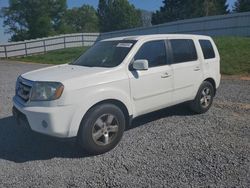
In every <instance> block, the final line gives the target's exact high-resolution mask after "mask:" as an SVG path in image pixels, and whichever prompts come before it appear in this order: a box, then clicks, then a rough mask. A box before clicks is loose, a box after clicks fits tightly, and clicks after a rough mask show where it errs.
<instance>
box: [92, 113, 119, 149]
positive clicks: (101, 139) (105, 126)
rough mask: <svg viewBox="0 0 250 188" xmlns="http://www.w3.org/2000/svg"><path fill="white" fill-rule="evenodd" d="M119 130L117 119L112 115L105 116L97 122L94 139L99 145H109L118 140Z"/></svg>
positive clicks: (93, 133)
mask: <svg viewBox="0 0 250 188" xmlns="http://www.w3.org/2000/svg"><path fill="white" fill-rule="evenodd" d="M118 128H119V126H118V120H117V118H116V117H115V116H114V115H111V114H104V115H102V116H100V117H99V118H98V119H97V120H96V122H95V124H94V126H93V129H92V138H93V140H94V142H95V143H96V144H97V145H102V146H103V145H108V144H110V143H111V142H112V141H113V140H114V139H115V138H116V136H117V133H118Z"/></svg>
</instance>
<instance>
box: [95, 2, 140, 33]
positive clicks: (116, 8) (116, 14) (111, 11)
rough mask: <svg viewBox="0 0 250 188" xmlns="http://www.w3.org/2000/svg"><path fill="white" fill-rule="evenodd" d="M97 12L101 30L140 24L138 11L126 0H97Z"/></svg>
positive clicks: (118, 28) (125, 27)
mask: <svg viewBox="0 0 250 188" xmlns="http://www.w3.org/2000/svg"><path fill="white" fill-rule="evenodd" d="M97 12H98V17H99V22H100V29H101V31H102V32H108V31H114V30H121V29H129V28H134V27H139V26H142V20H141V13H140V11H139V10H137V9H135V7H134V6H133V5H131V4H129V2H128V1H127V0H99V5H98V11H97Z"/></svg>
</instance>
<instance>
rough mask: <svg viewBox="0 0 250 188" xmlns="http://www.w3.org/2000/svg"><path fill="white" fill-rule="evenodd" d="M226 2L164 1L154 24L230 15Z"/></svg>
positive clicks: (223, 0) (154, 15)
mask: <svg viewBox="0 0 250 188" xmlns="http://www.w3.org/2000/svg"><path fill="white" fill-rule="evenodd" d="M227 8H228V5H227V4H226V0H164V1H163V6H162V7H161V8H160V10H159V11H156V12H155V13H153V16H152V24H154V25H155V24H160V23H164V22H170V21H176V20H182V19H189V18H196V17H202V16H212V15H219V14H226V13H228V10H227Z"/></svg>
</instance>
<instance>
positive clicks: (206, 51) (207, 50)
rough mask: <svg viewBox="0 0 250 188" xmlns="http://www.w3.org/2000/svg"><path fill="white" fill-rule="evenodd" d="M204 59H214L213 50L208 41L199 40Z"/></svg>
mask: <svg viewBox="0 0 250 188" xmlns="http://www.w3.org/2000/svg"><path fill="white" fill-rule="evenodd" d="M199 43H200V46H201V49H202V52H203V56H204V59H213V58H215V53H214V48H213V45H212V43H211V42H210V41H209V40H199Z"/></svg>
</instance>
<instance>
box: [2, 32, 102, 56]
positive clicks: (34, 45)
mask: <svg viewBox="0 0 250 188" xmlns="http://www.w3.org/2000/svg"><path fill="white" fill-rule="evenodd" d="M98 37H99V33H74V34H67V35H59V36H55V37H48V38H41V39H34V40H27V41H22V42H10V43H6V44H3V45H0V57H1V58H8V57H15V56H27V55H32V54H36V53H45V52H48V51H52V50H57V49H63V48H71V47H80V46H91V45H93V43H94V42H95V41H96V40H97V38H98Z"/></svg>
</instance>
